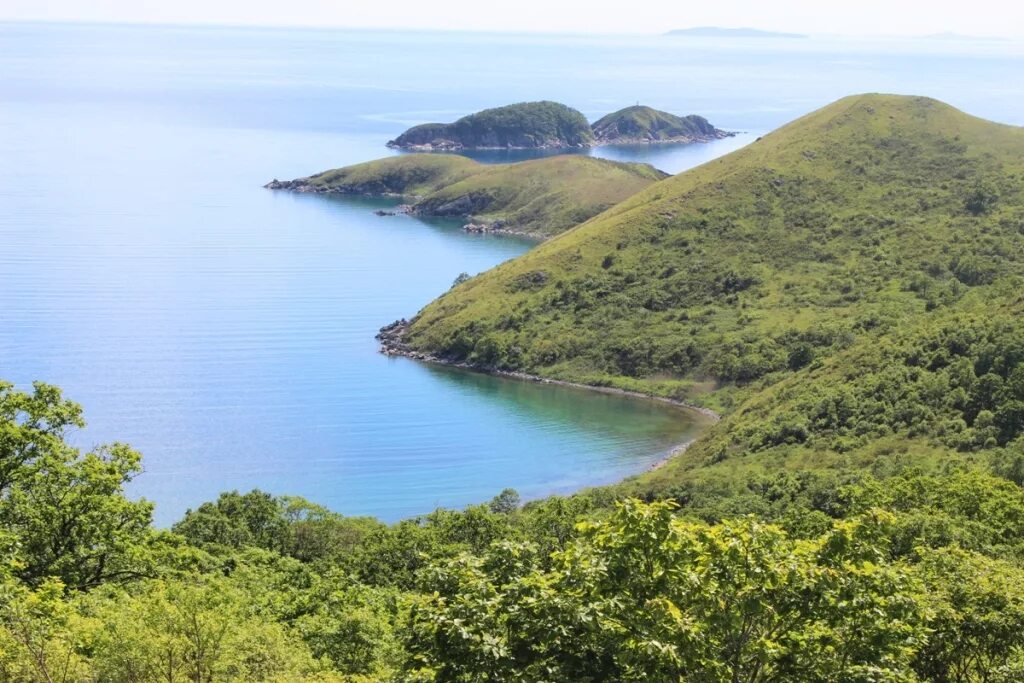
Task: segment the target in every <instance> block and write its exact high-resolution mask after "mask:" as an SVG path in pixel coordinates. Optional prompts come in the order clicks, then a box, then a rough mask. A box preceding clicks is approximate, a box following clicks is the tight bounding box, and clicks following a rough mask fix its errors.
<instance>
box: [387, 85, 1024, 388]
mask: <svg viewBox="0 0 1024 683" xmlns="http://www.w3.org/2000/svg"><path fill="white" fill-rule="evenodd" d="M1022 154H1024V130H1022V129H1019V128H1015V127H1011V126H1004V125H998V124H994V123H990V122H987V121H982V120H980V119H976V118H973V117H970V116H968V115H966V114H964V113H962V112H959V111H957V110H955V109H953V108H952V107H950V106H948V105H945V104H942V103H940V102H937V101H935V100H930V99H926V98H919V97H900V96H887V95H861V96H856V97H850V98H846V99H843V100H840V101H838V102H836V103H834V104H832V105H829V106H828V107H825V108H824V109H821V110H819V111H817V112H814V113H812V114H810V115H808V116H806V117H804V118H801V119H799V120H797V121H795V122H793V123H791V124H789V125H787V126H785V127H783V128H781V129H779V130H777V131H775V132H773V133H771V134H769V135H766V136H764V137H763V138H761V139H759V140H758V141H756V142H754V143H752V144H751V145H749V146H747V147H746V148H744V149H742V150H739V151H737V152H735V153H733V154H730V155H728V156H726V157H723V158H721V159H718V160H716V161H713V162H710V163H707V164H705V165H703V166H700V167H698V168H696V169H693V170H691V171H688V172H686V173H683V174H680V175H678V176H674V177H672V178H670V179H668V180H665V181H662V182H660V183H657V184H655V185H652V186H651V187H649V188H648V189H646V190H644V191H642V192H640V193H638V194H637V195H634V196H633V197H631V198H630V199H629V200H627V201H625V202H623V203H622V204H619V205H617V206H615V207H614V208H612V209H610V210H609V211H607V212H605V213H603V214H601V215H599V216H597V217H595V218H594V219H592V220H590V221H589V222H587V223H585V224H583V225H581V226H580V227H578V228H577V229H576V230H573V231H572V232H571V233H568V234H566V235H564V236H562V237H560V238H558V239H554V240H551V241H550V242H548V243H546V244H544V245H541V246H540V247H538V248H537V249H534V250H533V251H531V252H530V253H528V254H526V255H524V256H522V257H520V258H518V259H515V260H513V261H511V262H508V263H506V264H503V265H501V266H499V267H497V268H495V269H493V270H491V271H488V272H486V273H484V274H482V275H480V276H478V277H475V278H473V279H472V280H470V281H468V282H466V283H465V284H463V285H461V286H460V287H457V288H455V289H454V290H452V291H451V292H449V293H447V294H446V295H445V296H443V297H441V298H440V299H438V300H437V301H435V302H433V303H432V304H430V305H429V306H427V307H426V308H425V309H424V310H423V311H422V312H421V313H420V314H419V315H418V316H417V317H416V318H415V319H414V320H413V324H412V326H411V330H410V332H409V333H408V334H407V335H406V341H407V342H408V343H410V344H411V345H412V346H413V347H414V348H415V349H417V350H419V351H423V352H427V353H432V354H435V355H437V356H440V357H442V358H447V359H451V360H459V361H468V362H470V363H476V364H478V365H480V366H485V367H496V368H501V369H514V370H525V371H528V372H532V373H536V374H542V375H545V376H549V377H556V378H561V379H570V380H575V381H582V382H587V383H594V384H611V385H615V386H620V387H626V388H633V389H640V390H643V391H649V392H652V393H658V394H663V395H671V396H675V397H677V398H686V399H689V400H695V401H705V402H707V403H709V404H710V405H712V406H714V405H721V403H720V401H721V395H722V394H721V392H719V393H718V394H712V395H711V396H707V395H706V392H707V391H708V390H709V389H711V388H714V387H719V386H726V387H728V386H733V385H746V384H749V383H751V382H754V381H757V380H759V379H761V378H764V377H766V376H768V375H772V374H773V373H780V372H782V373H784V372H788V371H792V370H793V369H796V368H799V367H801V366H803V365H806V364H807V363H808V362H809V361H810V359H813V358H816V357H824V356H828V355H831V354H833V353H835V352H836V351H837V350H839V349H841V348H843V347H845V346H848V345H849V344H850V343H851V342H852V341H854V340H856V339H859V338H862V337H865V336H877V335H879V334H880V333H881V332H883V331H884V330H888V329H892V328H893V327H894V326H896V325H899V324H904V323H905V322H906V321H907V320H909V319H911V318H912V317H915V316H920V315H925V314H928V313H929V312H932V311H934V310H936V309H939V308H943V307H955V306H958V305H960V302H961V301H962V300H964V298H965V294H967V293H969V292H971V291H972V290H974V289H975V288H979V287H989V286H991V285H992V284H993V283H998V282H999V281H1000V280H1003V279H1005V278H1012V277H1014V276H1018V275H1020V274H1021V272H1022V259H1024V236H1022V234H1021V224H1022V222H1024V202H1022V195H1021V192H1022V186H1024V180H1022V171H1024V156H1022ZM967 300H968V301H974V300H976V297H969V298H968V299H967ZM726 393H728V392H726Z"/></svg>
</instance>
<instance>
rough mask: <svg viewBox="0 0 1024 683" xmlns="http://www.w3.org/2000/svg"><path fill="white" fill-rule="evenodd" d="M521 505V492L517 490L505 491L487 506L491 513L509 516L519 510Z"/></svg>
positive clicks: (492, 499)
mask: <svg viewBox="0 0 1024 683" xmlns="http://www.w3.org/2000/svg"><path fill="white" fill-rule="evenodd" d="M519 505H520V498H519V492H518V491H516V490H515V489H504V490H502V492H501V493H499V494H498V495H496V496H495V497H494V498H491V502H490V503H488V504H487V507H489V508H490V509H491V512H494V513H497V514H501V515H508V514H511V513H513V512H515V511H516V510H518V509H519Z"/></svg>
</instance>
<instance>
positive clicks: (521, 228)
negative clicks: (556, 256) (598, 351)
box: [308, 154, 666, 237]
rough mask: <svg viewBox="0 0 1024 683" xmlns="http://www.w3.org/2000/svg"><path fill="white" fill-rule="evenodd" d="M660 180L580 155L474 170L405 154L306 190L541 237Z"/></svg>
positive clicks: (655, 174) (344, 171)
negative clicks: (386, 201) (386, 199)
mask: <svg viewBox="0 0 1024 683" xmlns="http://www.w3.org/2000/svg"><path fill="white" fill-rule="evenodd" d="M665 177H666V174H664V173H662V172H661V171H657V170H655V169H654V168H653V167H651V166H648V165H646V164H631V163H620V162H614V161H607V160H604V159H595V158H592V157H586V156H581V155H564V156H553V157H546V158H543V159H536V160H532V161H523V162H519V163H514V164H481V163H478V162H475V161H472V160H470V159H468V158H466V157H461V156H456V155H439V154H409V155H403V156H398V157H389V158H386V159H380V160H377V161H371V162H368V163H364V164H357V165H355V166H348V167H346V168H341V169H336V170H332V171H326V172H324V173H320V174H317V175H315V176H312V177H311V178H310V179H309V180H308V183H309V184H310V185H313V186H314V187H317V188H321V189H322V190H324V191H331V192H340V193H360V194H384V193H388V194H401V195H406V196H409V197H410V198H415V199H414V201H415V203H414V205H413V206H414V209H415V211H417V212H419V213H423V214H428V215H452V216H463V217H466V218H467V219H469V220H472V221H475V222H483V223H487V224H490V225H498V226H501V227H502V228H503V229H506V230H512V231H515V232H519V233H524V234H529V235H532V236H536V237H549V236H551V235H555V234H558V233H560V232H564V231H565V230H568V229H569V228H571V227H573V226H575V225H577V224H579V223H582V222H583V221H585V220H587V219H588V218H591V217H592V216H595V215H597V214H599V213H601V212H602V211H604V210H605V209H607V208H609V207H611V206H613V205H614V204H616V203H618V202H620V201H622V200H624V199H626V198H627V197H629V196H630V195H632V194H634V193H636V192H638V191H640V190H642V189H644V188H645V187H647V186H648V185H650V184H652V183H654V182H657V181H659V180H661V179H663V178H665Z"/></svg>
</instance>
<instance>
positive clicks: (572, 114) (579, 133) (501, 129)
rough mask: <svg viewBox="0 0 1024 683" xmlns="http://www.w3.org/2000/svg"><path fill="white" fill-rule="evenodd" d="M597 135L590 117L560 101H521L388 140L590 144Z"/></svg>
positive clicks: (458, 145) (449, 144) (426, 145)
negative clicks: (593, 130) (591, 127)
mask: <svg viewBox="0 0 1024 683" xmlns="http://www.w3.org/2000/svg"><path fill="white" fill-rule="evenodd" d="M593 141H594V134H593V132H592V131H591V130H590V124H589V123H588V122H587V119H586V117H584V116H583V114H581V113H580V112H578V111H576V110H575V109H573V108H572V107H567V106H565V105H564V104H559V103H558V102H547V101H542V102H520V103H518V104H509V105H506V106H504V107H495V108H493V109H484V110H483V111H479V112H476V113H475V114H469V115H468V116H463V117H462V118H461V119H459V120H457V121H455V122H454V123H424V124H422V125H419V126H414V127H412V128H410V129H409V130H407V131H405V132H404V133H402V134H401V135H399V136H398V137H397V138H395V139H394V140H391V141H390V142H388V146H389V147H400V148H404V149H432V150H458V149H463V148H468V149H473V148H476V149H480V148H524V149H530V148H547V147H586V146H587V145H589V144H591V143H592V142H593Z"/></svg>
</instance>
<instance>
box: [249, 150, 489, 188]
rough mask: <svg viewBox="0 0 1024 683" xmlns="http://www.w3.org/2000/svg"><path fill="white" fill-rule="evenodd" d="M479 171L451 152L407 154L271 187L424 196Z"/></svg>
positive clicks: (270, 184)
mask: <svg viewBox="0 0 1024 683" xmlns="http://www.w3.org/2000/svg"><path fill="white" fill-rule="evenodd" d="M479 172H480V164H479V163H477V162H475V161H473V160H472V159H469V158H467V157H461V156H458V155H454V154H409V155H402V156H395V157H387V158H385V159H377V160H376V161H367V162H365V163H362V164H355V165H352V166H345V167H344V168H335V169H331V170H329V171H323V172H322V173H317V174H315V175H311V176H309V177H307V178H296V179H295V180H285V181H279V180H273V181H271V182H270V183H268V184H267V185H266V187H268V188H271V189H275V190H277V189H280V190H293V191H296V192H312V193H332V192H333V193H338V194H379V195H387V194H398V195H411V196H416V195H425V194H428V193H430V192H433V191H434V190H437V189H439V188H442V187H445V186H448V185H451V184H453V183H457V182H459V181H460V180H462V179H463V178H467V177H469V176H470V175H472V174H474V173H479Z"/></svg>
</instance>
